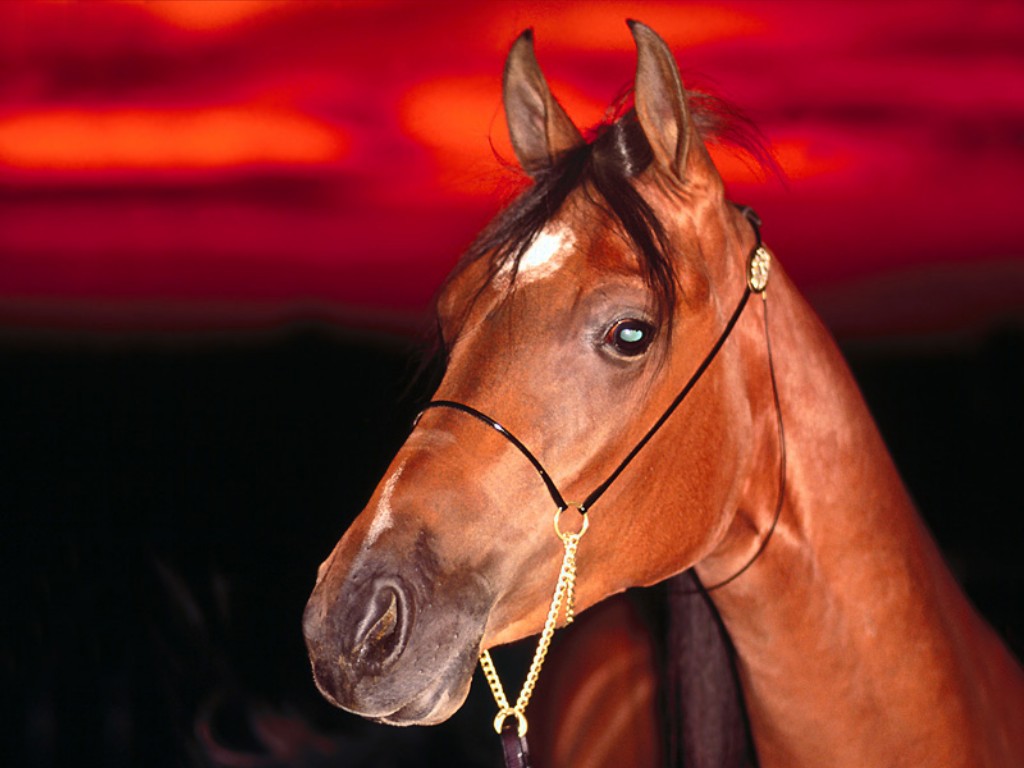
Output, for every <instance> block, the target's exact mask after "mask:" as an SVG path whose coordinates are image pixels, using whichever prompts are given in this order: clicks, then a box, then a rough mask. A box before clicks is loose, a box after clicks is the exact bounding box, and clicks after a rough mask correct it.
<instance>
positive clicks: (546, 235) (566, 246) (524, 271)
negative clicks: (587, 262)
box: [494, 227, 576, 290]
mask: <svg viewBox="0 0 1024 768" xmlns="http://www.w3.org/2000/svg"><path fill="white" fill-rule="evenodd" d="M574 245H576V237H575V236H574V235H573V233H572V230H570V229H568V228H567V227H557V228H552V227H547V228H545V229H543V230H541V232H540V233H539V234H538V235H537V236H536V237H535V238H534V239H533V242H532V243H530V247H529V248H527V249H526V253H524V254H523V256H522V258H521V259H520V260H519V271H518V272H517V273H516V279H517V280H520V281H522V282H524V283H532V282H534V281H535V280H543V279H544V278H546V277H551V276H552V275H553V274H555V273H556V272H558V270H560V269H561V268H562V265H563V264H565V259H566V257H568V256H569V254H570V253H572V248H573V246H574ZM511 277H512V263H511V262H509V263H507V264H505V265H504V266H503V267H502V268H501V271H500V272H498V274H497V275H496V276H495V278H494V282H495V287H496V288H498V289H500V290H504V289H506V288H508V285H509V282H510V280H511Z"/></svg>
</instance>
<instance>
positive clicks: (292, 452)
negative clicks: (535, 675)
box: [0, 326, 1024, 766]
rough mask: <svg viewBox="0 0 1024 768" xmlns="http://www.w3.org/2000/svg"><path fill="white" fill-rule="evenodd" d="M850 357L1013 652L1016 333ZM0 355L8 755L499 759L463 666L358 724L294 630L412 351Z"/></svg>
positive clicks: (1022, 593)
mask: <svg viewBox="0 0 1024 768" xmlns="http://www.w3.org/2000/svg"><path fill="white" fill-rule="evenodd" d="M847 352H848V355H849V358H850V360H851V363H852V365H853V367H854V371H855V373H856V375H857V378H858V380H859V381H860V383H861V385H862V387H863V389H864V392H865V394H866V396H867V398H868V401H869V404H870V405H871V408H872V410H873V411H874V413H875V415H876V417H877V418H878V421H879V424H880V426H881V428H882V430H883V433H884V434H885V437H886V439H887V441H888V443H889V445H890V447H891V449H892V451H893V453H894V455H895V458H896V460H897V462H898V464H899V465H900V467H901V469H902V471H903V474H904V477H905V479H906V481H907V483H908V485H909V486H910V489H911V491H912V493H913V494H914V496H915V497H916V499H917V501H918V502H919V504H920V507H921V509H922V512H923V513H924V515H925V517H926V519H927V520H928V522H929V523H930V525H931V527H932V528H933V530H934V531H935V532H936V534H937V536H938V538H939V540H940V542H941V544H942V545H943V547H944V549H945V551H946V553H947V555H948V557H949V559H950V561H951V563H952V565H953V567H954V569H955V571H956V573H957V575H958V577H959V578H960V580H961V582H962V583H963V585H964V586H965V587H966V589H967V591H968V593H969V594H970V595H971V597H972V598H973V599H974V601H975V603H976V604H977V605H978V606H979V608H980V609H981V610H982V611H983V612H985V613H986V614H987V616H988V617H989V619H990V620H991V621H992V622H993V623H994V625H995V626H996V628H997V629H998V630H999V631H1000V632H1001V633H1002V634H1003V636H1004V637H1006V638H1007V639H1008V640H1009V641H1010V643H1011V645H1013V646H1014V647H1015V649H1016V651H1017V653H1018V654H1020V653H1021V650H1022V640H1024V612H1022V610H1021V606H1022V604H1024V602H1022V598H1024V566H1022V563H1021V558H1020V557H1019V548H1020V543H1021V542H1022V541H1024V522H1022V518H1021V515H1020V512H1021V510H1020V502H1019V495H1018V493H1017V486H1018V479H1019V476H1020V467H1021V466H1022V464H1021V462H1022V460H1024V455H1022V450H1021V439H1020V436H1021V435H1022V434H1024V405H1022V402H1024V401H1022V398H1021V393H1022V392H1024V335H1022V334H1021V333H1020V330H1019V329H1016V330H1014V329H1003V330H1000V331H993V332H992V333H990V334H986V335H984V336H983V337H972V338H967V339H962V340H958V341H956V342H955V343H953V342H951V341H947V343H944V344H939V343H938V342H937V341H934V340H933V342H932V343H931V344H929V345H924V344H918V345H916V346H906V345H903V346H899V347H896V348H893V347H887V346H885V345H881V344H871V345H865V344H857V345H850V346H848V348H847ZM0 360H2V365H3V369H2V372H3V375H2V376H0V403H3V409H2V411H0V419H2V423H3V424H4V427H3V432H4V436H5V437H4V448H3V453H4V460H3V463H2V466H3V470H2V475H0V482H2V487H3V488H4V497H5V502H4V507H5V510H6V511H5V513H4V520H5V523H6V525H5V529H6V533H5V535H4V537H3V547H4V553H3V563H4V571H5V573H4V583H5V589H4V593H3V594H4V599H5V605H4V606H3V611H2V615H3V617H4V625H5V635H6V638H7V639H6V642H7V643H11V645H9V646H7V650H6V651H5V654H4V657H3V664H4V672H5V675H7V676H9V677H10V678H11V679H9V680H8V681H7V682H6V683H5V690H7V692H8V693H7V695H8V697H10V696H11V694H13V704H14V708H13V712H12V714H11V716H10V717H8V718H6V719H5V723H6V726H5V727H6V728H10V729H11V731H12V733H11V735H12V736H13V738H14V742H13V747H14V750H15V752H14V754H16V755H18V758H17V759H16V760H15V761H14V762H13V763H9V764H12V765H32V766H36V765H38V766H48V765H109V766H121V765H147V766H160V765H217V766H220V765H233V764H236V763H235V762H232V761H236V760H239V759H241V757H246V756H248V758H249V759H252V760H254V761H255V762H252V763H245V764H252V765H342V766H349V765H353V766H356V765H358V766H361V765H367V766H370V765H372V766H385V765H423V764H428V765H435V764H436V765H483V766H486V765H494V764H495V758H496V757H497V743H496V741H494V740H493V734H491V732H490V730H489V728H490V726H489V723H488V720H489V718H490V716H491V714H492V712H491V708H492V706H493V704H492V702H490V701H489V699H488V693H487V690H486V687H485V686H483V685H482V681H481V680H477V684H476V685H475V686H474V693H473V697H472V698H471V702H470V706H469V707H467V709H466V710H465V711H464V712H463V713H460V715H459V716H457V717H456V718H455V720H454V721H452V722H451V723H449V724H446V725H444V726H440V727H438V728H432V729H422V728H413V729H405V730H401V731H399V730H396V729H391V728H387V727H383V726H372V725H369V724H365V723H363V722H362V721H360V720H359V719H358V718H354V717H352V716H349V715H345V714H343V713H340V712H337V711H336V710H332V709H331V708H330V707H329V706H328V705H327V704H326V703H324V702H323V701H321V700H320V698H319V695H318V694H317V693H316V691H315V689H314V687H313V685H312V680H311V677H310V675H309V672H308V669H307V663H306V658H305V652H304V647H303V644H302V638H301V630H300V615H301V610H302V607H303V604H304V602H305V599H306V596H307V594H308V592H309V590H310V588H311V586H312V582H313V578H314V574H315V571H316V566H317V564H318V563H319V562H320V560H321V559H323V557H324V556H325V555H326V554H327V552H328V551H329V550H330V548H331V547H332V546H333V543H334V542H335V541H336V539H337V538H338V537H339V536H340V534H341V532H342V531H343V530H344V528H345V527H346V525H347V523H348V521H349V520H350V519H351V518H352V516H353V515H354V514H356V513H357V512H358V511H359V509H360V508H361V505H362V504H363V503H364V502H365V500H366V499H367V498H368V496H369V494H370V492H371V491H372V488H373V486H374V485H375V483H376V479H377V478H378V477H379V476H380V474H381V473H382V472H383V470H384V469H385V467H386V465H387V463H388V460H389V458H390V455H391V453H392V452H393V451H394V450H395V448H396V447H397V446H398V444H399V443H400V442H401V440H402V439H404V436H405V434H406V433H407V430H408V428H409V424H410V421H411V418H412V415H413V413H414V412H415V410H416V404H417V403H418V402H422V397H421V396H419V395H413V394H409V393H408V392H407V385H408V384H409V383H410V382H412V381H413V379H414V377H413V372H414V370H415V367H416V364H417V362H418V352H417V350H416V349H415V347H414V345H412V344H410V343H408V342H406V341H401V340H394V339H387V338H383V337H377V338H370V339H367V338H356V337H354V336H352V335H347V334H343V333H340V332H338V331H336V330H331V329H328V328H325V327H316V326H302V327H293V328H287V329H281V330H280V331H277V332H275V333H272V334H266V335H263V336H260V337H252V336H246V337H242V338H234V339H232V338H224V339H219V340H211V339H206V340H204V341H203V342H202V343H198V344H197V343H195V342H191V343H183V342H173V341H168V340H166V339H165V340H163V341H161V342H160V343H153V342H152V341H146V342H139V341H131V340H119V341H116V342H112V341H111V340H110V339H95V338H93V339H78V340H76V341H69V340H66V339H62V340H54V339H48V340H45V341H40V340H39V339H38V338H37V339H33V340H26V339H24V338H22V339H12V338H7V339H5V340H4V341H3V343H2V344H0ZM420 395H422V392H421V393H420ZM527 645H528V644H527ZM11 651H13V652H11ZM529 652H530V649H529V648H526V649H520V650H519V651H517V652H516V653H519V654H520V655H522V654H528V653H529ZM520 661H521V659H519V658H518V657H516V656H514V655H513V657H512V658H511V659H508V658H506V659H503V663H504V664H506V666H507V664H509V663H511V664H512V665H513V666H514V665H515V664H516V663H518V662H520ZM513 674H514V673H513ZM12 683H13V685H12ZM261 729H263V730H261ZM267 729H269V731H268V730H267ZM207 733H209V734H211V735H210V736H209V737H208V738H206V737H205V736H204V735H205V734H207ZM268 733H270V734H277V737H276V739H277V740H274V737H273V736H270V737H268V735H267V734H268ZM268 739H269V745H268ZM282 744H284V745H287V746H281V745H282ZM274 745H276V746H274ZM240 756H241V757H240ZM256 756H260V757H259V759H257V757H256ZM317 756H319V759H320V762H317V760H316V759H314V758H316V757H317ZM229 758H230V759H229Z"/></svg>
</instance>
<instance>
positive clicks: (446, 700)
mask: <svg viewBox="0 0 1024 768" xmlns="http://www.w3.org/2000/svg"><path fill="white" fill-rule="evenodd" d="M476 648H477V644H474V645H473V646H472V647H470V648H466V649H465V650H459V651H457V652H455V654H454V655H453V656H452V657H450V658H449V660H448V661H447V663H446V664H444V666H443V668H442V669H441V670H440V671H438V669H437V666H436V662H437V660H436V659H427V660H423V661H419V660H416V659H412V658H409V659H405V660H404V662H405V663H404V664H403V666H404V667H406V670H405V674H403V673H402V671H401V670H394V671H392V672H391V673H390V674H388V675H387V676H384V677H375V676H368V677H366V678H361V679H355V680H353V679H351V678H350V677H349V675H347V674H345V672H344V668H343V665H342V664H341V663H340V661H341V660H340V659H339V660H337V661H336V662H335V663H334V664H324V662H323V660H317V661H315V662H314V663H313V678H314V680H315V682H316V686H317V688H319V689H320V692H321V694H323V696H324V698H326V699H327V700H328V701H330V702H331V703H332V704H333V705H334V706H336V707H339V708H341V709H344V710H346V711H348V712H351V713H353V714H356V715H360V716H361V717H365V718H367V719H369V720H373V721H375V722H379V723H386V724H387V725H436V724H438V723H441V722H444V721H445V720H447V719H448V718H449V717H451V716H452V715H453V714H455V712H456V711H457V710H458V709H459V707H461V706H462V703H463V702H464V701H465V700H466V696H468V694H469V687H470V683H471V682H472V678H473V668H474V667H475V665H476ZM431 672H432V674H430V673H431Z"/></svg>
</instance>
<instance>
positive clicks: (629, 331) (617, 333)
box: [604, 318, 654, 357]
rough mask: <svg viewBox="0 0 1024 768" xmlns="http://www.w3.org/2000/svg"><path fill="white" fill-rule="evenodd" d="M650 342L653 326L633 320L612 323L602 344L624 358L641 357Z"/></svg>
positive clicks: (652, 337) (652, 338)
mask: <svg viewBox="0 0 1024 768" xmlns="http://www.w3.org/2000/svg"><path fill="white" fill-rule="evenodd" d="M652 341H654V326H653V325H651V324H650V323H647V322H644V321H643V320H636V319H633V318H628V319H626V320H619V321H618V322H616V323H613V324H612V327H611V328H609V329H608V331H607V333H605V335H604V343H605V344H607V345H608V346H610V347H611V348H612V349H614V350H615V351H616V352H617V353H618V354H620V355H623V356H625V357H636V356H637V355H642V354H643V353H644V352H646V351H647V348H648V347H649V346H651V342H652Z"/></svg>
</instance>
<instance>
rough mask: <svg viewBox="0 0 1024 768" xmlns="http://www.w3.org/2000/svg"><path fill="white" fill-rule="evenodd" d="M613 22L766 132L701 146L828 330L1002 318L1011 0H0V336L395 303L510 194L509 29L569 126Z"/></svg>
mask: <svg viewBox="0 0 1024 768" xmlns="http://www.w3.org/2000/svg"><path fill="white" fill-rule="evenodd" d="M627 17H635V18H639V19H641V20H643V21H646V22H647V23H648V24H650V25H651V26H653V27H654V28H655V29H656V30H658V31H659V32H660V33H661V34H662V36H663V37H664V38H665V39H666V40H667V41H668V42H669V44H670V46H672V48H673V50H674V51H675V52H676V54H677V57H678V59H679V61H680V64H681V67H682V71H683V76H684V80H685V81H686V82H688V83H690V84H697V85H701V86H704V87H711V88H713V89H714V90H716V91H717V92H719V93H720V94H721V95H723V96H725V97H727V98H728V99H729V100H731V101H732V102H734V103H735V104H737V105H738V106H739V107H740V108H741V109H742V110H744V111H745V112H746V113H747V114H748V115H749V116H750V117H752V118H753V119H754V120H755V121H756V122H757V124H758V125H759V127H760V128H761V130H762V131H763V132H764V134H765V136H766V137H767V138H768V140H769V141H770V142H771V144H772V146H773V148H774V151H775V153H776V156H777V158H778V159H779V161H780V163H781V165H782V166H783V168H784V170H785V171H786V172H787V174H788V177H789V178H788V181H787V182H786V183H785V184H782V183H780V182H779V181H777V180H775V179H773V178H764V177H762V176H761V175H759V174H757V173H755V172H753V171H751V170H750V169H749V168H748V167H747V166H746V165H745V164H744V163H743V162H741V161H739V160H737V158H735V157H733V156H731V155H729V154H727V153H718V154H717V155H716V156H717V157H718V158H719V159H720V161H721V168H722V170H723V173H724V175H725V176H726V178H727V180H728V181H729V185H730V189H731V191H732V196H733V198H734V199H737V200H740V201H742V202H748V203H752V204H754V205H755V207H756V208H757V209H758V210H759V212H760V213H761V214H762V217H763V218H764V219H765V236H766V239H767V240H768V242H769V243H770V244H771V245H772V246H773V248H774V250H775V251H776V252H777V254H778V256H779V258H780V259H781V260H782V261H783V262H784V263H785V264H786V266H787V268H788V270H789V271H790V273H791V274H792V275H793V276H794V277H795V279H796V280H797V281H798V283H799V284H800V285H801V286H802V287H803V288H804V289H805V291H806V292H807V293H808V294H809V295H810V297H811V299H812V301H814V303H815V304H816V305H817V306H818V308H819V310H820V311H821V312H822V314H823V315H824V316H825V318H826V320H827V321H828V322H829V323H830V324H831V325H832V326H833V328H835V329H836V330H837V332H839V333H841V334H847V335H856V334H865V333H868V334H878V333H896V332H930V331H945V330H950V329H953V328H959V327H978V326H981V327H987V326H989V325H991V324H993V323H998V322H1001V321H1004V320H1005V319H1006V318H1008V317H1012V318H1016V319H1017V320H1019V319H1020V318H1021V317H1022V316H1024V258H1022V257H1024V253H1022V251H1024V246H1022V245H1021V243H1022V239H1024V224H1022V222H1024V213H1022V208H1024V195H1022V194H1021V191H1020V187H1021V183H1022V181H1024V5H1022V4H1021V3H1019V2H971V1H970V0H959V1H957V2H889V3H864V2H825V3H810V2H746V3H743V2H724V3H713V4H711V3H707V4H705V3H682V2H665V3H647V2H637V3H622V2H603V3H574V4H573V3H565V4H555V3H512V2H509V3H457V2H445V3H416V2H350V3H317V2H303V3H280V2H277V3H275V2H241V1H236V2H231V3H210V2H189V1H187V0H177V1H174V2H149V3H141V2H122V3H114V2H110V3H68V2H35V3H27V2H6V3H2V4H0V72H2V73H3V75H2V76H0V328H2V327H8V328H11V327H13V328H22V327H46V328H58V329H74V328H82V327H84V328H89V329H112V330H114V331H124V330H135V329H145V330H150V331H161V330H181V329H224V328H247V327H254V326H258V327H262V326H266V325H273V324H276V323H280V322H285V321H287V320H290V319H296V318H314V319H325V320H329V321H335V322H340V323H343V324H346V325H349V326H355V327H363V326H365V327H382V326H383V327H388V328H401V327H406V326H408V325H409V324H411V323H415V322H416V321H417V320H418V319H419V318H422V317H423V315H424V313H425V311H426V308H427V307H428V306H429V302H430V298H431V296H432V294H433V291H434V289H435V288H436V287H437V285H438V284H439V283H440V281H441V279H442V278H443V276H444V274H445V273H446V272H447V271H448V270H449V269H450V267H451V265H452V264H453V263H454V261H455V259H456V258H457V256H458V254H459V252H460V251H461V250H462V249H463V248H464V247H465V246H466V245H467V244H468V242H469V240H470V239H471V238H472V236H473V234H474V233H475V232H476V231H477V230H478V229H479V228H480V227H481V226H482V224H483V223H484V222H486V220H487V219H488V218H489V217H490V216H491V215H492V214H493V212H494V211H495V210H496V209H497V207H498V206H499V205H500V203H501V201H502V200H504V199H506V197H507V194H508V192H509V191H510V190H511V189H512V188H513V186H511V185H512V184H514V180H511V177H510V176H509V174H508V173H507V171H505V170H504V168H503V166H502V164H501V161H500V160H499V159H497V158H495V155H494V152H495V151H497V153H498V154H499V155H500V156H503V157H504V158H506V159H508V158H511V151H510V149H509V148H508V143H507V137H506V135H505V127H504V121H503V117H502V114H501V104H500V75H501V69H502V66H503V62H504V56H505V54H506V52H507V50H508V46H509V45H510V44H511V42H512V40H513V39H514V38H515V36H516V35H517V34H518V33H519V32H520V31H521V30H522V29H523V28H524V27H527V26H533V27H534V28H535V31H536V38H537V52H538V57H539V59H540V61H541V64H542V66H543V67H544V69H545V71H546V73H547V75H548V78H549V80H550V81H551V83H552V87H553V89H554V91H555V92H556V95H557V96H558V97H559V98H560V99H561V100H562V102H563V104H565V106H566V107H567V109H568V110H569V112H570V114H571V115H573V117H574V118H575V119H576V120H577V122H578V123H581V124H589V123H593V122H595V121H596V120H598V119H599V118H600V117H601V115H602V112H603V110H604V108H605V105H606V104H607V103H608V102H609V101H610V100H611V99H612V98H613V97H614V96H615V95H616V94H617V93H618V92H619V91H620V90H621V89H622V87H623V86H625V85H627V84H628V83H629V82H630V81H631V80H632V75H633V65H634V49H633V44H632V39H631V38H630V35H629V33H628V30H627V29H626V26H625V24H624V19H625V18H627ZM492 147H493V148H492Z"/></svg>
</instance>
